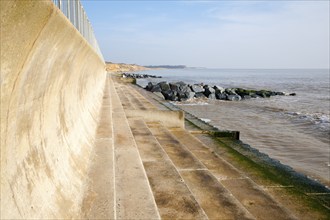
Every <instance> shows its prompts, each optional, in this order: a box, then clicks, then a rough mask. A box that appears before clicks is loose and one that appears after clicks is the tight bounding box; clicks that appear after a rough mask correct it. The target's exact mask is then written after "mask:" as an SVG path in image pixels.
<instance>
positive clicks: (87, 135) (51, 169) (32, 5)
mask: <svg viewBox="0 0 330 220" xmlns="http://www.w3.org/2000/svg"><path fill="white" fill-rule="evenodd" d="M0 4H1V5H0V8H1V17H0V18H1V210H0V213H1V216H0V217H1V218H4V219H20V218H23V219H28V218H35V219H45V218H53V219H58V218H74V217H79V213H80V209H81V203H82V198H83V193H84V189H85V184H86V176H87V175H86V174H87V172H88V168H89V158H90V155H91V152H92V147H93V142H94V135H95V129H96V124H97V120H98V112H99V109H100V105H101V101H102V92H103V88H104V82H105V77H106V74H105V65H104V61H103V60H102V59H101V58H100V57H99V56H98V55H97V53H95V51H94V49H93V48H92V47H91V46H90V45H89V44H88V43H87V41H86V40H85V39H84V38H83V37H82V36H81V35H80V33H79V32H78V31H77V30H76V29H75V28H74V26H73V25H72V24H71V23H70V22H69V20H67V18H66V17H65V16H64V15H63V14H62V13H61V11H60V10H59V9H58V8H57V7H56V6H55V5H54V4H53V3H52V2H51V1H18V0H12V1H0Z"/></svg>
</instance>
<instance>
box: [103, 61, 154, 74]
mask: <svg viewBox="0 0 330 220" xmlns="http://www.w3.org/2000/svg"><path fill="white" fill-rule="evenodd" d="M142 70H148V68H147V67H144V66H139V65H136V64H125V63H112V62H106V71H108V72H135V71H142Z"/></svg>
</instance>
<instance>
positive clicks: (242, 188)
mask: <svg viewBox="0 0 330 220" xmlns="http://www.w3.org/2000/svg"><path fill="white" fill-rule="evenodd" d="M171 133H172V134H173V135H174V136H175V137H176V138H177V139H178V140H179V141H180V143H181V144H183V145H184V146H186V147H187V148H188V149H189V150H190V152H192V154H193V155H194V156H195V157H196V158H197V159H198V160H199V161H201V163H202V164H203V165H204V166H205V167H207V169H208V170H210V172H211V173H212V174H213V175H214V176H215V177H216V178H217V179H218V181H219V182H220V183H221V184H222V185H223V186H225V188H226V189H227V190H229V192H230V193H231V194H232V195H234V196H235V198H236V199H237V200H238V201H239V202H240V203H241V204H242V205H243V206H244V207H245V208H246V209H247V210H248V211H249V212H250V213H251V214H252V215H253V216H254V217H255V218H257V219H295V217H294V216H293V215H292V214H291V213H290V212H288V211H287V210H286V209H285V208H284V207H282V206H281V205H280V204H279V203H277V202H276V201H275V200H274V199H273V198H272V197H271V196H270V195H269V194H268V193H266V192H265V191H264V190H263V189H262V188H261V187H260V186H258V185H257V184H256V183H254V182H253V181H252V180H251V179H249V178H247V177H246V176H245V175H244V174H241V173H240V172H239V171H238V170H237V169H236V168H235V167H233V166H232V165H230V164H229V163H228V162H226V161H225V160H223V159H222V158H221V157H219V156H218V155H215V154H214V153H213V152H212V151H211V150H210V149H208V147H207V146H205V145H204V144H203V143H202V142H200V141H199V140H198V139H197V138H195V137H194V136H193V135H192V134H190V133H189V132H188V131H187V130H184V129H180V128H176V129H172V130H171Z"/></svg>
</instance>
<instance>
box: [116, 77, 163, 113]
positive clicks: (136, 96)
mask: <svg viewBox="0 0 330 220" xmlns="http://www.w3.org/2000/svg"><path fill="white" fill-rule="evenodd" d="M117 84H118V85H117V87H116V89H117V92H118V95H119V96H120V97H123V100H124V101H125V103H123V106H124V109H125V110H126V109H138V110H154V109H157V108H156V107H155V106H154V105H152V104H151V103H150V102H149V101H148V100H147V99H146V98H145V97H143V96H142V95H141V94H140V93H139V92H137V91H136V90H135V89H133V88H132V85H130V84H119V83H117ZM121 100H122V99H121ZM127 102H129V104H128V103H127Z"/></svg>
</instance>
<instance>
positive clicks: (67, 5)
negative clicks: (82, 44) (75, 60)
mask: <svg viewBox="0 0 330 220" xmlns="http://www.w3.org/2000/svg"><path fill="white" fill-rule="evenodd" d="M52 1H53V2H54V4H55V5H56V6H57V7H58V8H59V9H60V10H61V11H62V12H63V14H64V15H65V16H66V17H67V18H68V19H69V20H70V21H71V23H72V24H73V25H74V26H75V27H76V28H77V30H78V31H79V32H80V33H81V35H82V36H83V37H84V38H85V39H86V40H87V41H88V42H89V43H90V45H91V46H92V47H93V48H94V49H95V51H96V52H97V53H98V54H99V56H100V57H101V58H102V60H104V58H103V55H102V53H101V50H100V47H99V45H98V43H97V40H96V38H95V35H94V31H93V28H92V25H91V23H90V22H89V20H88V18H87V15H86V12H85V10H84V8H83V6H82V4H81V3H80V0H52Z"/></svg>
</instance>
